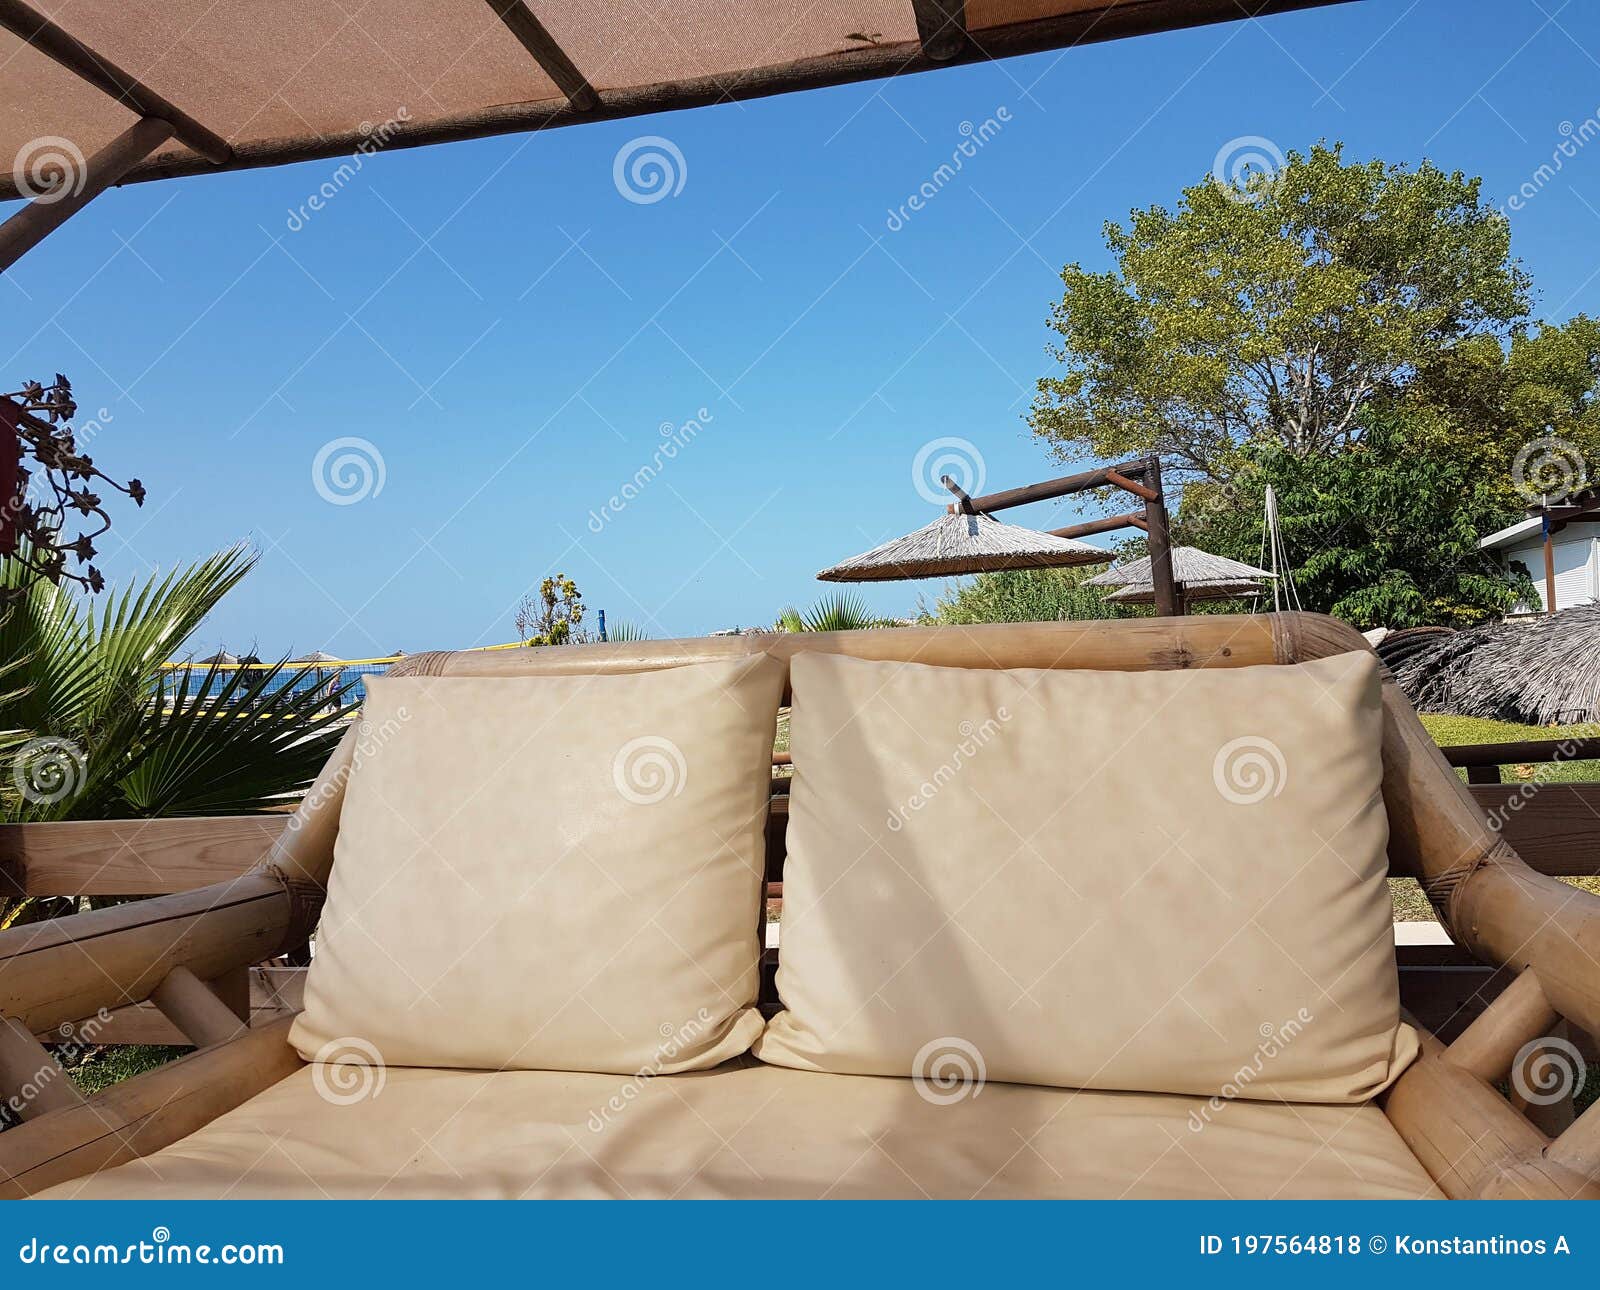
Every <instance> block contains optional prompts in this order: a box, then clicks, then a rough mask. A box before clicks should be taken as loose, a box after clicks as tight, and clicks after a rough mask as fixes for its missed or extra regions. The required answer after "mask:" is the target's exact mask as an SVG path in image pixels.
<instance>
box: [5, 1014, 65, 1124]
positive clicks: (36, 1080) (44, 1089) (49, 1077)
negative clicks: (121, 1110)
mask: <svg viewBox="0 0 1600 1290" xmlns="http://www.w3.org/2000/svg"><path fill="white" fill-rule="evenodd" d="M0 1096H3V1097H5V1098H7V1099H9V1102H10V1105H11V1107H12V1109H13V1110H14V1111H16V1113H17V1114H18V1115H19V1116H21V1117H22V1118H23V1119H24V1120H34V1119H37V1118H38V1117H39V1116H41V1115H44V1114H46V1113H47V1112H49V1111H59V1110H61V1109H62V1108H64V1107H69V1106H77V1105H78V1104H79V1103H81V1102H82V1101H83V1094H82V1093H80V1092H78V1087H77V1085H75V1084H74V1083H73V1082H72V1077H71V1076H70V1075H68V1074H67V1073H66V1071H64V1070H62V1069H61V1064H60V1063H59V1062H57V1061H56V1059H55V1058H54V1057H52V1056H50V1054H49V1053H48V1052H47V1051H45V1046H44V1045H43V1044H41V1043H40V1042H39V1041H38V1040H37V1039H35V1038H34V1037H33V1034H32V1032H30V1031H29V1029H28V1028H27V1027H26V1026H24V1025H23V1024H22V1023H21V1022H20V1021H17V1020H15V1019H14V1018H12V1017H0Z"/></svg>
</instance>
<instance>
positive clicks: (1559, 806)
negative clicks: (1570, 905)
mask: <svg viewBox="0 0 1600 1290" xmlns="http://www.w3.org/2000/svg"><path fill="white" fill-rule="evenodd" d="M1469 791H1470V792H1471V793H1472V796H1473V798H1474V799H1475V800H1476V801H1477V803H1478V805H1479V806H1480V807H1481V808H1483V811H1484V814H1485V815H1487V816H1488V817H1489V820H1490V823H1491V824H1492V825H1493V826H1494V827H1496V828H1498V829H1499V831H1500V834H1501V836H1502V837H1504V838H1505V840H1506V841H1507V842H1509V843H1510V844H1511V845H1512V847H1514V848H1515V849H1516V852H1517V854H1518V855H1520V856H1521V857H1522V858H1523V859H1524V860H1526V861H1527V862H1528V864H1529V865H1531V866H1532V867H1533V868H1534V869H1537V870H1538V871H1539V872H1540V873H1544V874H1550V875H1551V876H1553V877H1557V878H1573V877H1587V876H1592V875H1594V874H1600V784H1472V785H1470V786H1469Z"/></svg>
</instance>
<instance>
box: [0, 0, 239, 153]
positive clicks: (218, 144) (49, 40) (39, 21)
mask: <svg viewBox="0 0 1600 1290" xmlns="http://www.w3.org/2000/svg"><path fill="white" fill-rule="evenodd" d="M0 27H4V28H5V29H6V30H7V31H9V32H11V34H12V35H14V36H17V37H20V38H21V39H22V40H25V41H27V43H28V44H30V45H32V46H33V47H34V48H35V49H37V50H38V51H39V52H40V53H41V54H43V55H45V57H47V58H50V59H53V60H54V61H56V62H57V63H60V64H61V66H63V67H65V68H66V69H67V70H68V71H69V72H74V73H76V74H77V75H78V76H80V77H82V78H83V79H84V80H86V81H88V82H89V84H90V85H93V86H94V87H95V88H96V89H97V90H100V91H101V92H102V93H104V94H108V95H110V96H111V97H112V98H114V99H116V100H117V101H118V102H119V103H121V104H123V106H125V107H129V108H132V109H133V110H134V111H135V112H137V113H138V114H139V115H140V116H142V117H157V118H159V119H160V120H162V121H166V122H168V123H169V124H170V125H171V126H172V132H173V134H175V135H177V137H178V140H179V142H180V143H182V144H183V145H184V146H185V147H187V148H190V149H192V150H193V151H195V152H197V153H199V154H200V155H201V156H202V157H204V158H205V159H206V160H207V161H209V162H211V163H212V164H213V165H217V166H220V165H224V164H226V163H227V162H229V161H232V160H233V149H232V148H230V147H229V146H228V142H227V140H226V139H224V138H222V136H221V135H218V134H215V133H213V132H212V131H210V130H208V129H206V127H205V126H203V125H201V124H200V122H198V121H196V120H195V119H194V118H193V117H192V116H190V115H189V114H188V113H187V112H185V111H184V110H183V109H182V108H180V107H178V106H177V105H176V104H173V103H171V102H169V101H168V100H167V99H164V98H162V96H161V95H159V94H157V93H156V92H155V91H154V90H152V89H151V88H150V87H149V86H147V85H145V84H143V83H142V82H140V81H139V80H138V79H137V78H135V77H133V76H131V75H129V74H128V73H127V72H125V71H123V70H122V69H121V68H120V67H118V66H117V65H116V64H115V63H113V62H112V61H111V60H110V59H108V58H103V57H101V55H99V54H97V53H96V52H95V51H94V50H92V49H90V48H89V47H88V46H87V45H85V44H84V43H83V42H82V41H81V40H79V39H78V38H77V37H76V36H73V35H71V34H69V33H68V32H66V31H64V30H63V29H62V28H60V27H58V26H56V24H55V23H53V22H51V21H50V19H48V18H46V17H45V16H44V15H43V14H42V13H40V12H39V11H38V10H37V9H35V8H34V7H33V6H32V5H29V4H25V3H23V0H0ZM136 160H142V158H136Z"/></svg>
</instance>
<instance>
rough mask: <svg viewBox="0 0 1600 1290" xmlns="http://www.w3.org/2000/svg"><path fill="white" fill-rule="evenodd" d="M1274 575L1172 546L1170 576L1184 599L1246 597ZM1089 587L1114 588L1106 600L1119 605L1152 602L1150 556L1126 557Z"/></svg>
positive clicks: (1094, 580)
mask: <svg viewBox="0 0 1600 1290" xmlns="http://www.w3.org/2000/svg"><path fill="white" fill-rule="evenodd" d="M1274 576H1275V575H1274V574H1272V573H1271V572H1270V571H1269V570H1266V569H1258V568H1256V567H1255V565H1253V564H1244V563H1242V562H1240V561H1238V560H1230V559H1228V558H1227V557H1226V556H1220V555H1212V554H1211V552H1209V551H1202V550H1201V549H1200V548H1199V547H1194V546H1177V547H1173V548H1172V578H1173V581H1174V582H1176V583H1177V584H1178V594H1179V596H1180V597H1182V599H1183V600H1185V601H1196V600H1235V599H1242V600H1248V599H1249V598H1251V597H1252V596H1258V595H1260V594H1261V583H1262V580H1263V579H1271V578H1272V577H1274ZM1084 585H1085V586H1089V587H1117V588H1119V590H1117V591H1113V592H1112V593H1111V594H1110V595H1108V596H1107V597H1106V599H1107V600H1116V601H1120V602H1121V603H1123V604H1137V605H1148V604H1152V603H1154V601H1155V580H1154V578H1153V577H1152V576H1151V573H1150V557H1149V556H1143V557H1141V558H1140V559H1138V560H1130V561H1129V562H1128V563H1127V564H1120V565H1118V566H1117V567H1116V568H1114V569H1107V570H1106V571H1105V572H1104V573H1097V574H1096V575H1095V576H1094V577H1092V578H1090V579H1089V580H1088V581H1087V582H1086V583H1085V584H1084Z"/></svg>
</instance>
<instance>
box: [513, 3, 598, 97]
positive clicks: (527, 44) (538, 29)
mask: <svg viewBox="0 0 1600 1290" xmlns="http://www.w3.org/2000/svg"><path fill="white" fill-rule="evenodd" d="M488 3H489V8H491V9H493V10H494V12H495V14H496V16H498V17H499V19H500V21H501V22H503V23H505V25H506V28H507V29H508V30H509V31H510V32H511V34H512V35H513V36H515V37H516V38H517V39H518V40H519V41H520V42H521V43H522V47H523V48H524V49H526V50H527V51H528V53H530V54H532V55H533V60H534V62H536V63H538V64H539V66H540V67H541V68H543V69H544V73H545V75H546V76H548V77H549V78H550V79H551V80H552V81H554V82H555V83H556V85H557V87H558V88H559V89H560V90H561V92H562V93H563V94H565V95H566V96H567V105H568V106H569V107H570V108H572V110H573V111H574V112H588V111H590V110H591V109H592V108H593V107H594V106H595V104H596V103H598V102H599V101H600V99H599V97H598V96H597V95H596V94H595V92H594V87H593V86H592V85H590V84H589V81H588V78H587V77H585V76H584V74H583V73H582V72H580V71H579V70H578V68H577V66H576V65H575V64H574V63H573V61H572V60H571V59H570V58H568V57H567V53H566V51H565V50H564V49H562V48H561V46H560V45H558V44H556V42H555V38H554V37H553V36H552V35H551V34H550V33H549V32H548V31H546V30H545V25H544V24H543V23H542V22H540V21H539V20H538V19H537V18H536V17H534V16H533V14H532V12H531V11H530V10H529V9H528V6H527V5H525V4H524V3H523V2H522V0H488Z"/></svg>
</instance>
